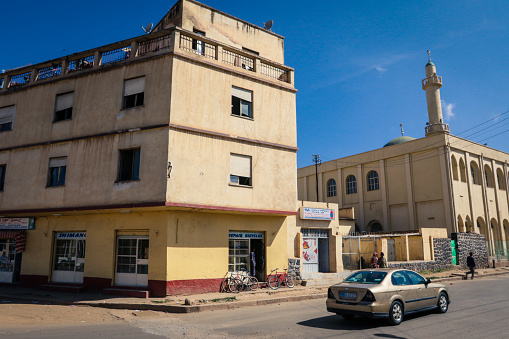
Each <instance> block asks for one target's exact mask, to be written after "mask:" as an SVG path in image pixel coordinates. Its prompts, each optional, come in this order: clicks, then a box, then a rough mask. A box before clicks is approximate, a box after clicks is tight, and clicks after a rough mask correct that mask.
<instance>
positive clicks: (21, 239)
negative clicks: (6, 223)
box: [0, 230, 26, 253]
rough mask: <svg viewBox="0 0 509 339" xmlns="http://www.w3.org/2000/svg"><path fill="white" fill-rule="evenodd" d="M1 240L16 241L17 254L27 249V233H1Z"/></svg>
mask: <svg viewBox="0 0 509 339" xmlns="http://www.w3.org/2000/svg"><path fill="white" fill-rule="evenodd" d="M0 239H14V241H15V245H14V246H15V247H16V253H21V252H23V251H24V250H25V247H26V231H25V230H23V231H0Z"/></svg>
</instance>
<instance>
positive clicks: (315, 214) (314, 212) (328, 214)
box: [300, 207, 335, 220]
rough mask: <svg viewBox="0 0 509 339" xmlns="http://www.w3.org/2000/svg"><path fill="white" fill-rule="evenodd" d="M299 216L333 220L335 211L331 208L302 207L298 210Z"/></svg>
mask: <svg viewBox="0 0 509 339" xmlns="http://www.w3.org/2000/svg"><path fill="white" fill-rule="evenodd" d="M300 218H301V219H311V220H334V219H335V212H334V209H332V208H311V207H302V208H301V210H300Z"/></svg>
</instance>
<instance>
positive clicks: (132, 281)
mask: <svg viewBox="0 0 509 339" xmlns="http://www.w3.org/2000/svg"><path fill="white" fill-rule="evenodd" d="M148 256H149V236H148V235H118V236H117V257H116V269H115V285H117V286H136V287H146V286H148Z"/></svg>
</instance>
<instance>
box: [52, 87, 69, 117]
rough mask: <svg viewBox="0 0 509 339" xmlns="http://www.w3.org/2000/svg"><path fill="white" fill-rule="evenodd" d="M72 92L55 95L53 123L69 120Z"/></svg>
mask: <svg viewBox="0 0 509 339" xmlns="http://www.w3.org/2000/svg"><path fill="white" fill-rule="evenodd" d="M73 101H74V92H70V93H65V94H59V95H57V102H56V104H55V117H54V118H53V122H57V121H62V120H71V118H72V106H73Z"/></svg>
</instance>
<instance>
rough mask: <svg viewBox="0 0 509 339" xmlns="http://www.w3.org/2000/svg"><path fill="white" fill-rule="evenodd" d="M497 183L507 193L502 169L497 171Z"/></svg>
mask: <svg viewBox="0 0 509 339" xmlns="http://www.w3.org/2000/svg"><path fill="white" fill-rule="evenodd" d="M497 182H498V189H500V190H504V191H505V189H506V184H505V181H504V173H502V170H501V169H500V168H499V169H497ZM507 240H509V239H507Z"/></svg>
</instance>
